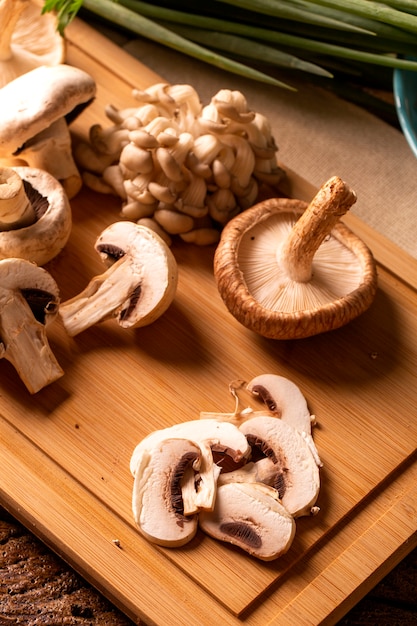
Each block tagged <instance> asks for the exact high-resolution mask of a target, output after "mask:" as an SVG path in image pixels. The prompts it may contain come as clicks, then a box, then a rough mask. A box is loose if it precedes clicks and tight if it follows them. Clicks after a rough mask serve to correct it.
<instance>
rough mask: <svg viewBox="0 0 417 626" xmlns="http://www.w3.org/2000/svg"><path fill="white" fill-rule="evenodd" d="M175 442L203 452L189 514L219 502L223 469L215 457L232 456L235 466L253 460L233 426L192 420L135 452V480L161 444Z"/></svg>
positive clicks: (163, 432) (156, 434)
mask: <svg viewBox="0 0 417 626" xmlns="http://www.w3.org/2000/svg"><path fill="white" fill-rule="evenodd" d="M172 438H185V439H188V440H190V441H193V442H194V443H195V444H196V445H198V446H199V448H200V451H201V464H200V468H199V472H198V481H197V480H196V481H195V489H194V491H195V493H194V494H190V493H188V497H187V501H188V502H189V503H191V504H189V505H188V511H189V512H195V511H197V510H199V509H212V508H213V505H214V501H215V498H216V483H217V478H218V475H219V473H220V470H221V467H220V465H221V464H219V465H217V464H215V463H214V461H213V454H214V453H216V455H217V456H220V457H221V456H222V455H224V456H228V457H230V458H231V459H233V461H234V462H235V463H239V462H240V461H243V460H245V458H246V457H248V456H249V453H250V450H251V449H250V446H249V444H248V442H247V440H246V437H245V435H243V434H242V433H241V432H240V431H239V429H238V428H237V427H236V426H234V425H233V424H229V423H227V422H219V421H217V420H214V419H206V420H204V419H202V420H190V421H186V422H181V423H179V424H174V425H173V426H171V427H169V428H164V429H161V430H156V431H154V432H152V433H150V434H149V435H148V436H147V437H145V438H144V439H143V440H142V441H141V442H140V443H139V444H138V445H137V446H136V448H135V450H134V452H133V454H132V457H131V461H130V471H131V473H132V474H133V475H134V476H135V475H136V472H137V471H138V467H140V466H141V463H142V457H143V456H144V455H145V456H146V455H148V454H152V450H153V448H154V447H155V446H156V445H159V444H160V442H161V441H164V440H165V439H172Z"/></svg>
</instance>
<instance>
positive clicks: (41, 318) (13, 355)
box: [0, 258, 63, 394]
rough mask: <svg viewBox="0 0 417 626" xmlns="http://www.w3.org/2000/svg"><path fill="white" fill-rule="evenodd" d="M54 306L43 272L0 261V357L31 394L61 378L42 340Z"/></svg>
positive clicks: (54, 289) (53, 288)
mask: <svg viewBox="0 0 417 626" xmlns="http://www.w3.org/2000/svg"><path fill="white" fill-rule="evenodd" d="M58 304H59V291H58V286H57V284H56V282H55V280H54V279H53V278H52V276H51V275H50V274H49V273H48V272H47V271H46V270H45V269H43V268H41V267H38V266H37V265H35V264H34V263H31V262H30V261H27V260H24V259H15V258H11V259H3V260H2V261H0V341H1V344H0V347H1V353H0V356H1V357H2V358H4V359H6V360H8V361H9V362H10V363H12V365H13V366H14V368H15V369H16V371H17V372H18V374H19V376H20V378H21V379H22V381H23V382H24V384H25V385H26V387H27V389H28V390H29V392H30V393H32V394H34V393H36V392H38V391H40V390H41V389H42V388H43V387H45V386H46V385H49V384H50V383H52V382H54V381H55V380H57V379H58V378H60V377H61V376H62V375H63V370H62V369H61V367H60V366H59V364H58V362H57V360H56V358H55V356H54V354H53V353H52V350H51V348H50V346H49V343H48V340H47V336H46V326H47V324H49V323H50V322H51V321H52V320H53V319H54V318H55V317H56V315H57V312H58Z"/></svg>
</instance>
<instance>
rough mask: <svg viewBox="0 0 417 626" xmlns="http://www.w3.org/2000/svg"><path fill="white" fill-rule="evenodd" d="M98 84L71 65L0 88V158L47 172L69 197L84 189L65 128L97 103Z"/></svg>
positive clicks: (45, 70)
mask: <svg viewBox="0 0 417 626" xmlns="http://www.w3.org/2000/svg"><path fill="white" fill-rule="evenodd" d="M95 93H96V84H95V81H94V80H93V78H92V77H91V76H89V74H87V73H86V72H84V71H83V70H81V69H79V68H76V67H72V66H70V65H65V64H59V65H55V66H52V67H47V66H41V67H38V68H36V69H34V70H32V71H30V72H27V73H25V74H23V75H22V76H19V77H18V78H15V79H14V80H12V81H11V82H10V83H8V84H7V85H5V86H4V87H2V88H1V89H0V111H1V121H0V157H2V158H3V159H7V158H9V159H12V158H14V157H17V158H19V160H22V161H24V162H25V163H26V165H28V166H30V167H37V168H39V169H44V170H46V171H48V172H49V173H50V174H52V176H54V177H55V178H56V179H57V180H59V181H60V182H61V184H62V185H63V187H64V189H65V191H66V193H67V195H68V197H69V198H72V197H73V196H75V195H76V193H78V191H79V190H80V189H81V185H82V181H81V175H80V173H79V171H78V169H77V167H76V165H75V163H74V160H73V157H72V149H71V140H70V135H69V131H68V127H67V121H66V120H67V119H68V117H69V116H70V115H74V114H75V113H78V111H79V109H80V108H82V107H85V106H87V105H88V104H89V102H91V100H93V98H94V96H95Z"/></svg>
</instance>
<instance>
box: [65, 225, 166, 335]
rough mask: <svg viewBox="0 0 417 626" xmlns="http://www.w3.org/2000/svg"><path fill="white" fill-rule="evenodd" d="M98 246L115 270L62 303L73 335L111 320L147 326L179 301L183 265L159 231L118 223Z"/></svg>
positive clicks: (130, 325) (67, 327) (122, 325)
mask: <svg viewBox="0 0 417 626" xmlns="http://www.w3.org/2000/svg"><path fill="white" fill-rule="evenodd" d="M95 248H96V250H97V252H98V253H99V254H100V255H101V257H102V259H103V261H105V263H106V264H110V267H109V268H108V269H107V270H106V271H105V272H104V273H103V274H100V275H99V276H95V277H94V278H92V279H91V281H90V282H89V284H88V285H87V287H86V288H85V289H84V290H83V291H82V292H81V293H79V294H78V295H76V296H75V297H74V298H71V299H70V300H67V301H66V302H64V303H62V304H61V306H60V308H59V313H60V315H61V318H62V320H63V323H64V326H65V328H66V330H67V332H68V334H69V335H70V336H72V337H73V336H75V335H77V334H78V333H80V332H82V331H84V330H86V329H87V328H89V327H90V326H93V325H94V324H97V323H99V322H102V321H104V320H106V319H111V318H116V319H117V322H118V324H119V326H121V327H122V328H137V327H140V326H146V325H149V324H152V323H153V322H154V321H155V320H157V319H158V318H159V317H160V316H161V315H162V314H163V313H165V311H166V310H167V309H168V307H169V306H170V305H171V303H172V301H173V299H174V297H175V293H176V289H177V281H178V267H177V263H176V260H175V257H174V255H173V254H172V252H171V250H170V249H169V247H168V246H167V244H166V243H165V242H164V241H163V240H162V239H161V238H160V237H159V236H158V235H157V234H156V233H155V232H154V231H152V230H150V229H149V228H146V227H145V226H140V225H139V224H134V223H133V222H115V223H114V224H111V225H110V226H109V227H108V228H106V229H105V230H104V231H103V232H102V233H101V235H100V236H99V237H98V239H97V241H96V244H95Z"/></svg>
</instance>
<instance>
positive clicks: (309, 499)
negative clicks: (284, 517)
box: [219, 415, 320, 517]
mask: <svg viewBox="0 0 417 626" xmlns="http://www.w3.org/2000/svg"><path fill="white" fill-rule="evenodd" d="M239 430H240V431H241V432H242V433H244V435H245V436H246V438H247V440H248V442H249V443H250V445H251V446H252V460H253V461H254V466H253V470H254V472H255V480H256V481H259V482H265V483H266V484H268V485H270V486H271V487H274V488H275V489H276V490H277V492H278V495H279V498H280V500H281V502H282V504H283V505H284V506H285V508H286V509H287V511H288V512H289V513H291V515H293V517H300V516H302V515H309V514H311V512H312V507H313V506H314V505H315V503H316V501H317V498H318V495H319V491H320V474H319V466H318V464H317V460H316V458H315V456H314V454H313V453H312V451H311V448H310V446H309V443H308V442H307V441H306V440H305V438H304V437H303V435H302V434H301V433H299V432H298V431H297V430H295V428H293V427H292V426H290V425H289V424H287V423H286V422H283V421H282V420H280V419H278V418H276V417H271V416H270V415H265V416H262V415H257V416H256V417H253V418H252V419H249V420H247V421H245V422H243V423H242V424H241V425H240V426H239ZM257 455H258V458H259V460H256V459H257ZM242 476H243V478H239V470H236V473H235V472H230V473H225V474H221V476H220V478H219V480H221V481H222V482H235V481H238V480H245V481H246V480H248V472H244V473H243V475H242Z"/></svg>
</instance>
